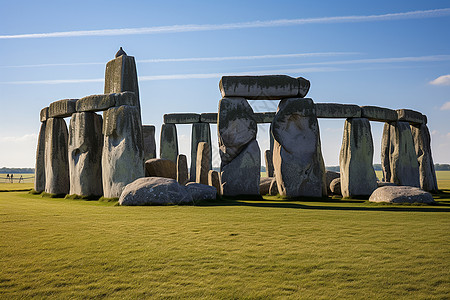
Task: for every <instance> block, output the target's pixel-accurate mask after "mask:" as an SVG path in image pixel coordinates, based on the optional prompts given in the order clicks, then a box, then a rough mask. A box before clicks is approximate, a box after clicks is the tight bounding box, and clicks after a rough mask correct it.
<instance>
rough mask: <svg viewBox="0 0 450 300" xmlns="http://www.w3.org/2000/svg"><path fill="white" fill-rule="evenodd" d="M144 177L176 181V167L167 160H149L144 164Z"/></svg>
mask: <svg viewBox="0 0 450 300" xmlns="http://www.w3.org/2000/svg"><path fill="white" fill-rule="evenodd" d="M145 176H147V177H164V178H171V179H177V165H175V163H174V162H173V161H171V160H169V159H164V158H152V159H149V160H147V161H146V162H145Z"/></svg>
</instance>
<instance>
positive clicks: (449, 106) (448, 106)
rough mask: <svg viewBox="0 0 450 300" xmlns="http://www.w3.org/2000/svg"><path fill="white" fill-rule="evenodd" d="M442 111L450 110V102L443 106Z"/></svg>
mask: <svg viewBox="0 0 450 300" xmlns="http://www.w3.org/2000/svg"><path fill="white" fill-rule="evenodd" d="M441 110H450V101H448V102H445V103H444V104H443V105H442V106H441Z"/></svg>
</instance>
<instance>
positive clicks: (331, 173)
mask: <svg viewBox="0 0 450 300" xmlns="http://www.w3.org/2000/svg"><path fill="white" fill-rule="evenodd" d="M339 177H341V174H339V173H338V172H334V171H328V170H326V171H325V180H326V185H327V193H328V195H331V194H332V192H331V188H330V183H331V182H332V181H333V180H334V179H336V178H339ZM339 189H340V187H339Z"/></svg>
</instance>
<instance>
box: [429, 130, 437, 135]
mask: <svg viewBox="0 0 450 300" xmlns="http://www.w3.org/2000/svg"><path fill="white" fill-rule="evenodd" d="M431 134H432V135H437V134H439V131H437V130H433V131H432V132H431Z"/></svg>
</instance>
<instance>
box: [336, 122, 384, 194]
mask: <svg viewBox="0 0 450 300" xmlns="http://www.w3.org/2000/svg"><path fill="white" fill-rule="evenodd" d="M339 165H340V178H341V193H342V196H343V197H346V198H347V197H354V196H370V195H371V194H372V192H373V191H374V190H375V189H376V188H377V177H376V175H375V171H374V169H373V140H372V133H371V130H370V123H369V120H368V119H366V118H349V119H347V120H346V121H345V126H344V136H343V138H342V147H341V153H340V156H339Z"/></svg>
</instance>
